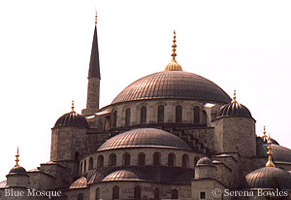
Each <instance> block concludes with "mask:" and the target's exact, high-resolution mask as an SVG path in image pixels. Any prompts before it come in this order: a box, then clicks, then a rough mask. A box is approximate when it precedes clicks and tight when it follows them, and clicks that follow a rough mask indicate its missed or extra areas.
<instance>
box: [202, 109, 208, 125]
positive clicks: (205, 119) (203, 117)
mask: <svg viewBox="0 0 291 200" xmlns="http://www.w3.org/2000/svg"><path fill="white" fill-rule="evenodd" d="M202 124H207V115H206V112H205V111H204V110H203V112H202Z"/></svg>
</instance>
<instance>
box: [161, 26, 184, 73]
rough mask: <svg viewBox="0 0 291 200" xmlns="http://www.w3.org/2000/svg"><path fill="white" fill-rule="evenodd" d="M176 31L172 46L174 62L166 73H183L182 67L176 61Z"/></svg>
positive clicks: (167, 68) (167, 67)
mask: <svg viewBox="0 0 291 200" xmlns="http://www.w3.org/2000/svg"><path fill="white" fill-rule="evenodd" d="M176 47H177V45H176V31H175V30H174V36H173V45H172V54H171V56H172V57H173V58H172V61H171V62H170V63H169V64H168V65H167V66H166V68H165V71H182V67H181V65H179V64H178V63H177V61H176V56H177V54H176Z"/></svg>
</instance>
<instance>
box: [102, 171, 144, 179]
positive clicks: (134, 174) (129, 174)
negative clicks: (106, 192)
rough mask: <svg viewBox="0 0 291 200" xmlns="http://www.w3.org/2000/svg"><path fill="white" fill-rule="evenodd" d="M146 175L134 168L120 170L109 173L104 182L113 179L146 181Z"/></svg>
mask: <svg viewBox="0 0 291 200" xmlns="http://www.w3.org/2000/svg"><path fill="white" fill-rule="evenodd" d="M145 177H146V176H145V175H144V174H143V173H141V172H139V171H137V170H133V169H128V170H118V171H115V172H112V173H110V174H109V175H107V176H106V177H105V178H104V179H103V180H102V182H112V181H145V180H146V178H145Z"/></svg>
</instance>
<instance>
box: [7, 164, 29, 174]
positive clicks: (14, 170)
mask: <svg viewBox="0 0 291 200" xmlns="http://www.w3.org/2000/svg"><path fill="white" fill-rule="evenodd" d="M8 175H26V176H27V172H26V170H25V169H24V168H23V167H21V166H15V167H13V168H12V169H11V170H10V171H9V174H8Z"/></svg>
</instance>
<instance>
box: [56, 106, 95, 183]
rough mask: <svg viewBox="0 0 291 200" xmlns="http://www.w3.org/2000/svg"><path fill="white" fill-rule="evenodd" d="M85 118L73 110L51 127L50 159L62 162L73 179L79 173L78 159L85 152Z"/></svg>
mask: <svg viewBox="0 0 291 200" xmlns="http://www.w3.org/2000/svg"><path fill="white" fill-rule="evenodd" d="M88 127H89V125H88V122H87V120H86V118H85V117H84V116H82V115H80V114H78V113H76V111H75V110H74V102H72V110H71V112H69V113H66V114H64V115H62V116H61V117H60V118H59V119H58V120H57V121H56V123H55V125H54V127H53V128H52V138H51V156H50V157H51V161H53V162H57V163H60V164H62V165H63V166H65V167H67V168H68V169H69V170H68V171H70V172H69V173H70V174H69V175H68V177H72V178H73V179H74V178H76V177H77V176H78V175H79V168H78V167H79V160H80V158H81V157H82V156H84V155H85V154H87V153H88V152H87V151H88V149H87V137H86V136H87V135H86V133H87V130H88ZM69 181H71V180H69Z"/></svg>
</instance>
